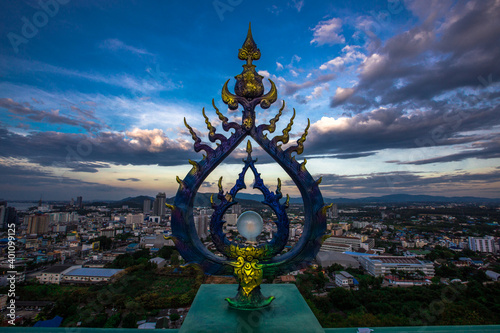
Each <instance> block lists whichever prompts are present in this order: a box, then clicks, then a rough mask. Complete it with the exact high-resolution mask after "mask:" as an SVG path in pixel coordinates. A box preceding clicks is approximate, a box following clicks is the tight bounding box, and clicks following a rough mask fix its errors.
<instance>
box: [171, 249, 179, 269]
mask: <svg viewBox="0 0 500 333" xmlns="http://www.w3.org/2000/svg"><path fill="white" fill-rule="evenodd" d="M179 256H180V254H179V252H178V251H177V250H174V251H172V255H171V256H170V263H171V264H172V265H175V266H176V265H179V263H180V260H179Z"/></svg>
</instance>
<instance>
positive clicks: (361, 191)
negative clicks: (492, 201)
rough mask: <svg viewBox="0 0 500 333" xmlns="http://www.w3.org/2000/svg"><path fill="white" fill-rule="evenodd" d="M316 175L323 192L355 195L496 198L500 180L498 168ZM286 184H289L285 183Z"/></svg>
mask: <svg viewBox="0 0 500 333" xmlns="http://www.w3.org/2000/svg"><path fill="white" fill-rule="evenodd" d="M319 177H322V182H321V190H322V192H323V193H324V194H323V196H325V195H342V196H344V195H345V194H346V193H349V194H351V195H352V194H353V195H354V196H357V197H359V196H369V195H384V194H395V193H406V194H415V193H418V194H429V195H442V194H443V193H453V195H454V196H471V195H477V194H475V193H479V194H480V195H488V196H489V197H496V198H498V187H497V186H498V185H497V184H498V183H499V182H500V170H493V171H489V172H482V173H469V172H454V173H446V174H444V173H443V174H437V175H433V176H429V175H428V174H425V173H419V172H407V171H396V172H374V173H368V174H355V175H336V174H318V175H314V178H319ZM286 185H291V184H288V183H286ZM495 190H496V191H495ZM325 193H326V194H325Z"/></svg>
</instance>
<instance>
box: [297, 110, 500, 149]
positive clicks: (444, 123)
mask: <svg viewBox="0 0 500 333" xmlns="http://www.w3.org/2000/svg"><path fill="white" fill-rule="evenodd" d="M435 104H437V103H435ZM497 125H500V106H496V107H489V108H480V109H462V110H460V109H459V110H453V109H451V110H450V111H448V110H445V109H444V108H438V107H435V108H433V109H431V110H428V111H413V112H411V113H407V112H405V111H404V109H403V108H402V107H401V108H388V109H386V108H380V109H376V110H373V111H371V112H365V113H360V114H357V115H355V116H353V117H339V118H333V117H323V118H321V119H320V120H319V121H317V122H315V123H313V124H312V125H311V130H310V132H311V135H310V138H308V140H309V141H308V145H307V152H308V153H309V154H316V153H317V154H328V153H329V154H334V155H335V154H352V153H371V152H374V151H379V150H383V149H388V148H419V147H429V146H448V145H459V144H465V143H473V142H478V141H479V140H485V142H484V143H482V146H481V147H482V148H484V149H483V150H479V152H478V151H475V152H474V154H480V152H481V151H482V152H494V149H495V148H494V147H495V146H496V145H495V144H493V143H492V142H496V141H491V140H496V135H491V136H485V135H480V134H479V133H473V132H474V131H477V130H480V129H483V130H484V129H492V128H494V127H495V126H497ZM489 141H491V142H490V143H487V142H489ZM492 147H493V148H492ZM344 156H345V155H344ZM485 156H486V155H485ZM489 156H490V157H495V156H496V155H495V154H494V153H492V154H490V155H489Z"/></svg>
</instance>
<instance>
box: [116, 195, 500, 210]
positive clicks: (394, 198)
mask: <svg viewBox="0 0 500 333" xmlns="http://www.w3.org/2000/svg"><path fill="white" fill-rule="evenodd" d="M211 195H212V193H197V194H196V197H195V199H194V206H195V207H210V196H211ZM284 196H286V194H285V195H284ZM213 198H214V201H215V202H216V203H218V202H219V199H217V193H213ZM145 199H150V200H151V201H152V202H153V201H154V200H155V198H154V197H149V196H144V195H141V196H138V197H129V198H125V199H122V200H120V201H118V202H115V204H116V205H120V206H121V205H128V206H129V207H137V208H142V204H143V202H144V200H145ZM174 199H175V197H171V198H167V203H169V204H173V203H174ZM236 200H237V201H238V203H240V204H241V205H243V206H252V207H253V206H257V205H260V204H261V202H262V200H264V196H263V195H260V194H250V193H238V195H237V197H236ZM282 200H284V199H282ZM323 200H324V202H325V203H336V204H370V203H376V204H389V203H438V202H439V203H452V202H453V203H500V198H497V199H490V198H480V197H444V196H434V195H414V194H389V195H383V196H380V197H366V198H358V199H349V198H324V199H323ZM290 203H292V204H301V203H302V198H290Z"/></svg>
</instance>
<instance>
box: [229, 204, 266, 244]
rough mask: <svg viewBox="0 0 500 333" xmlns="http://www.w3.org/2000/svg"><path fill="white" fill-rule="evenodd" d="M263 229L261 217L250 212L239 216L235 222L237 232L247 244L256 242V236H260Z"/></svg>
mask: <svg viewBox="0 0 500 333" xmlns="http://www.w3.org/2000/svg"><path fill="white" fill-rule="evenodd" d="M263 227H264V221H262V217H261V216H260V215H259V214H257V213H256V212H254V211H251V210H249V211H246V212H244V213H243V214H241V215H240V217H238V221H237V222H236V228H237V229H238V232H239V233H240V234H241V235H242V236H243V237H245V238H246V239H247V241H249V242H257V236H258V235H260V233H261V232H262V228H263Z"/></svg>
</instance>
